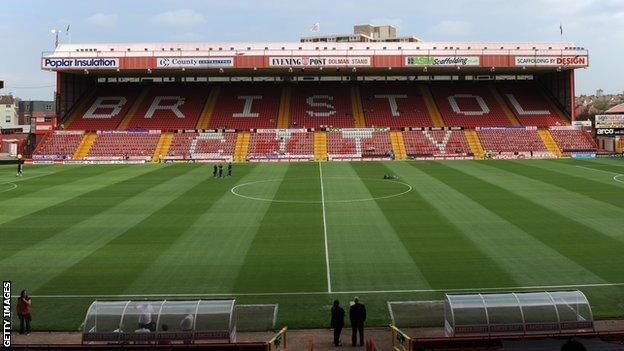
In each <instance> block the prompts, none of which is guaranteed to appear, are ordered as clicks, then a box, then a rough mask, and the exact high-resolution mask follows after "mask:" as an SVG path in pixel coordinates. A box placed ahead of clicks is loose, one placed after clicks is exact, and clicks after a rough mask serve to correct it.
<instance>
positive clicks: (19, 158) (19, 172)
mask: <svg viewBox="0 0 624 351" xmlns="http://www.w3.org/2000/svg"><path fill="white" fill-rule="evenodd" d="M23 167H24V160H22V155H21V154H19V155H17V176H16V177H21V176H22V175H24V174H23V172H22V168H23Z"/></svg>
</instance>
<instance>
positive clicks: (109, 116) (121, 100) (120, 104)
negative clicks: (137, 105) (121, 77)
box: [68, 84, 142, 131]
mask: <svg viewBox="0 0 624 351" xmlns="http://www.w3.org/2000/svg"><path fill="white" fill-rule="evenodd" d="M141 89H142V88H141V87H140V86H138V85H117V84H104V85H101V86H98V87H97V88H96V91H95V93H94V94H93V97H91V99H89V101H88V102H87V104H86V105H85V107H86V109H85V112H84V113H82V114H81V115H80V116H78V117H76V119H74V121H73V122H72V123H71V124H70V125H69V127H68V129H72V130H88V131H96V130H111V129H116V128H117V126H118V125H119V123H120V122H121V121H122V120H123V119H124V117H125V116H126V114H127V113H128V111H129V110H130V108H131V107H132V104H133V103H134V101H135V99H136V98H137V97H138V96H139V94H140V92H141Z"/></svg>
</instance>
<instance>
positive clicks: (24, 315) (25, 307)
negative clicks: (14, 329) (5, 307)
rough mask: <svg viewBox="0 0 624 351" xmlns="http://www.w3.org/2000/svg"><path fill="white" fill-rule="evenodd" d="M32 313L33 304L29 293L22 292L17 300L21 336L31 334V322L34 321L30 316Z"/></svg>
mask: <svg viewBox="0 0 624 351" xmlns="http://www.w3.org/2000/svg"><path fill="white" fill-rule="evenodd" d="M31 311H32V302H31V299H30V296H28V292H27V291H26V290H22V293H21V294H20V297H19V298H18V299H17V316H18V317H19V321H20V331H19V333H20V334H24V333H26V334H30V321H31V320H32V317H31V316H30V313H31ZM24 327H26V328H24Z"/></svg>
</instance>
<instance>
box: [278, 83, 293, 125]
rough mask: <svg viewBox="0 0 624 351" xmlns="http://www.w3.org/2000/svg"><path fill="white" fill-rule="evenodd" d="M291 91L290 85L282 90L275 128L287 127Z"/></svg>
mask: <svg viewBox="0 0 624 351" xmlns="http://www.w3.org/2000/svg"><path fill="white" fill-rule="evenodd" d="M291 96H292V90H291V88H290V85H288V86H285V87H283V88H282V97H281V99H280V106H279V112H278V113H277V128H279V129H286V128H288V126H289V122H290V120H289V118H288V117H289V116H290V99H291Z"/></svg>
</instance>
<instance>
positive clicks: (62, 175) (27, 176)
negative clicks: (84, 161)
mask: <svg viewBox="0 0 624 351" xmlns="http://www.w3.org/2000/svg"><path fill="white" fill-rule="evenodd" d="M83 167H85V166H73V167H62V166H41V168H37V169H28V170H27V171H25V173H24V175H23V176H22V177H16V176H15V172H14V170H12V171H11V172H10V173H8V174H7V173H6V172H2V173H0V185H1V184H6V183H14V184H16V185H17V188H16V189H15V190H11V191H6V192H2V193H1V194H2V195H0V201H2V202H5V201H7V200H9V199H13V198H18V197H21V196H24V195H27V194H30V193H33V192H35V191H38V190H41V187H42V186H45V187H51V186H55V185H60V184H63V183H65V182H66V181H67V180H66V178H67V177H68V175H69V173H71V172H72V171H73V170H75V169H81V168H83ZM0 169H1V168H0ZM93 171H94V172H93V174H98V173H101V170H100V171H97V170H95V169H94V170H93ZM32 180H36V182H33V181H32ZM0 191H2V190H1V189H0Z"/></svg>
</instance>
